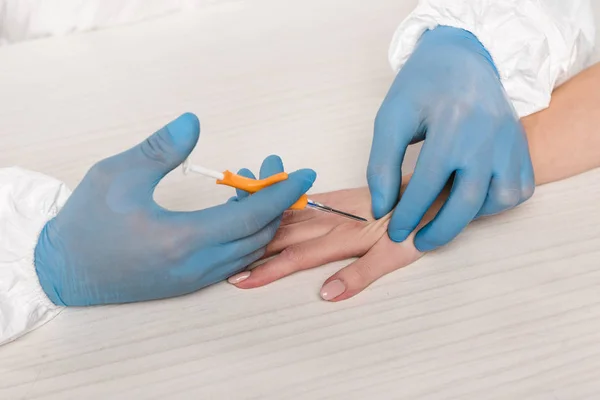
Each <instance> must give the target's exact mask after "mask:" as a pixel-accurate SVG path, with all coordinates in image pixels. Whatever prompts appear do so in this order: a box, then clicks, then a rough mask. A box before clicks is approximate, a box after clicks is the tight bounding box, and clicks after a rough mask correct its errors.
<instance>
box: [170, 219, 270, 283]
mask: <svg viewBox="0 0 600 400" xmlns="http://www.w3.org/2000/svg"><path fill="white" fill-rule="evenodd" d="M276 230H277V222H276V221H273V222H271V223H270V224H268V225H267V226H265V227H264V228H263V229H261V230H260V231H259V232H257V233H256V234H254V235H252V236H248V237H245V238H243V239H240V240H236V241H233V242H230V243H226V244H221V245H213V246H209V247H203V248H201V249H199V250H198V251H196V252H195V253H193V254H192V255H191V256H190V257H189V258H188V259H187V260H186V262H185V263H184V264H183V266H181V267H177V268H174V269H173V275H177V276H180V277H191V279H193V280H205V277H206V275H207V274H210V273H212V272H211V271H212V270H213V269H215V268H221V267H220V266H223V265H230V264H232V263H235V262H237V260H240V259H243V258H244V257H246V256H247V255H248V254H252V253H255V252H257V251H259V250H260V256H261V257H262V256H263V255H264V252H265V247H266V245H267V243H269V241H271V239H272V238H273V236H274V235H275V231H276ZM259 258H260V257H259ZM255 261H256V260H255ZM207 262H210V265H212V266H213V267H212V268H210V267H209V269H208V271H207ZM248 265H249V264H248ZM228 276H229V275H228Z"/></svg>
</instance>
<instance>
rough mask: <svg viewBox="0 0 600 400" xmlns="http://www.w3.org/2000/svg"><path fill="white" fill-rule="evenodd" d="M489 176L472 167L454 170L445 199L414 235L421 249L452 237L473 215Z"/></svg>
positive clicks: (444, 241)
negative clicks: (431, 219) (435, 213)
mask: <svg viewBox="0 0 600 400" xmlns="http://www.w3.org/2000/svg"><path fill="white" fill-rule="evenodd" d="M489 182H490V178H489V176H488V175H487V174H481V173H480V172H479V171H477V170H475V169H468V170H460V171H458V172H457V173H456V177H455V178H454V183H453V185H452V190H451V191H450V196H449V197H448V200H446V202H445V203H444V205H443V206H442V208H441V210H440V211H439V212H438V214H437V215H436V216H435V218H434V219H433V221H431V222H430V223H428V224H427V225H425V227H424V228H423V229H421V230H420V231H419V232H418V233H417V235H416V237H415V247H416V248H417V249H418V250H419V251H421V252H427V251H431V250H434V249H436V248H438V247H440V246H443V245H445V244H447V243H448V242H450V241H451V240H452V239H454V238H455V237H456V236H457V235H458V234H459V233H460V232H461V231H462V230H463V229H465V228H466V226H467V225H468V224H469V223H470V222H471V221H472V220H473V219H474V218H475V216H476V215H477V212H478V211H479V210H480V209H481V206H482V205H483V202H484V201H485V198H486V194H487V192H488V187H489Z"/></svg>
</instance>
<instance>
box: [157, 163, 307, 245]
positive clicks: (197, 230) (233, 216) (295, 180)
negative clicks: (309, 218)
mask: <svg viewBox="0 0 600 400" xmlns="http://www.w3.org/2000/svg"><path fill="white" fill-rule="evenodd" d="M315 179H316V173H315V172H314V171H312V170H309V169H305V170H299V171H296V172H293V173H291V174H289V177H288V179H287V180H285V181H282V182H279V183H276V184H274V185H272V186H269V187H267V188H265V189H263V190H261V191H259V192H257V193H255V194H253V195H252V196H248V197H246V198H244V199H242V200H240V201H238V202H232V203H226V204H223V205H220V206H216V207H212V208H208V209H205V210H200V211H193V212H169V213H168V215H169V218H170V219H171V220H172V221H173V223H174V224H176V225H178V226H182V227H185V228H187V229H191V230H193V231H194V234H195V241H196V242H203V243H205V244H215V243H228V242H232V241H234V240H238V239H241V238H244V237H246V236H250V235H253V234H255V233H256V232H258V231H260V230H261V229H262V228H264V227H265V226H266V225H267V224H269V223H270V222H271V221H273V220H274V219H276V218H278V217H279V216H280V215H281V214H283V212H284V211H285V210H286V209H288V208H289V207H290V206H291V205H292V204H294V203H295V202H296V201H298V199H299V198H300V196H302V195H303V194H304V193H305V192H306V191H307V190H308V189H310V187H311V186H312V184H313V183H314V181H315Z"/></svg>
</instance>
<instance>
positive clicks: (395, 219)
mask: <svg viewBox="0 0 600 400" xmlns="http://www.w3.org/2000/svg"><path fill="white" fill-rule="evenodd" d="M438 160H439V158H438V157H436V153H434V152H433V151H432V150H430V149H429V147H428V146H427V141H426V142H425V145H424V146H423V149H422V150H421V155H420V156H419V159H418V160H417V166H416V168H415V172H414V173H413V175H412V178H411V179H410V182H409V183H408V186H407V187H406V191H405V192H404V194H403V195H402V198H401V199H400V202H399V203H398V206H397V207H396V209H395V210H394V214H393V215H392V220H391V222H390V226H389V228H388V232H389V236H390V239H392V240H393V241H394V242H403V241H404V240H406V238H407V237H408V235H410V233H411V232H413V231H414V230H415V228H416V227H417V225H418V224H419V221H421V219H422V218H423V216H424V215H425V213H426V212H427V210H428V209H429V207H431V205H432V204H433V202H434V201H435V199H436V198H437V196H438V195H439V194H440V192H441V191H442V190H443V188H444V185H445V184H446V182H447V181H448V179H449V178H450V175H451V174H452V172H453V171H452V169H451V168H448V167H446V166H445V165H444V164H442V163H440V161H438Z"/></svg>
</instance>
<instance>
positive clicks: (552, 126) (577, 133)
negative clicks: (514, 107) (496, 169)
mask: <svg viewBox="0 0 600 400" xmlns="http://www.w3.org/2000/svg"><path fill="white" fill-rule="evenodd" d="M522 123H523V125H524V127H525V131H526V132H527V140H528V141H529V150H530V153H531V159H532V162H533V167H534V171H535V181H536V184H537V185H543V184H545V183H549V182H555V181H558V180H561V179H566V178H569V177H572V176H574V175H577V174H580V173H583V172H585V171H589V170H591V169H594V168H597V167H600V64H597V65H595V66H593V67H591V68H589V69H588V70H586V71H584V72H582V73H581V74H579V75H577V76H576V77H575V78H573V79H572V80H570V81H569V82H567V83H565V84H564V85H563V86H561V87H560V88H558V89H557V90H556V91H555V92H554V93H553V95H552V102H551V104H550V107H549V108H547V109H545V110H544V111H541V112H539V113H536V114H533V115H531V116H529V117H526V118H523V119H522Z"/></svg>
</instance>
